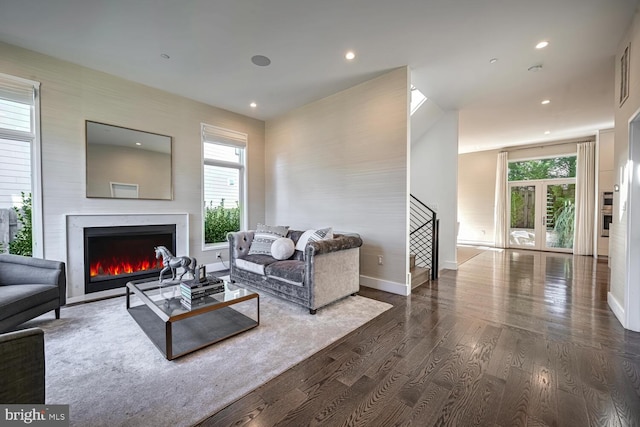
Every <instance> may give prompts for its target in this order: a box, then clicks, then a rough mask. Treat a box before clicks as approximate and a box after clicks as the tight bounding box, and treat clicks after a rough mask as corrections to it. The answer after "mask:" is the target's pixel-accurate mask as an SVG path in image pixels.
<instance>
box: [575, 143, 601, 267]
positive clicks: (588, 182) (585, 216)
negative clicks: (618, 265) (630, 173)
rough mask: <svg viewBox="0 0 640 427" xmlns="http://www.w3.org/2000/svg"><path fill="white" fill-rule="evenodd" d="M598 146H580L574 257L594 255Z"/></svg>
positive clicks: (583, 144)
mask: <svg viewBox="0 0 640 427" xmlns="http://www.w3.org/2000/svg"><path fill="white" fill-rule="evenodd" d="M595 147H596V144H595V142H593V141H591V142H581V143H579V144H578V155H577V158H576V221H575V228H574V236H573V253H574V255H593V238H594V232H593V230H594V224H595V221H594V209H595V186H596V176H595V175H596V171H595V166H596V149H595Z"/></svg>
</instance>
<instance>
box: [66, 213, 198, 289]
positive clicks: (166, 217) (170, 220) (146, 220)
mask: <svg viewBox="0 0 640 427" xmlns="http://www.w3.org/2000/svg"><path fill="white" fill-rule="evenodd" d="M162 224H175V225H176V254H180V255H187V256H188V255H189V214H187V213H175V214H118V213H115V214H70V215H66V225H67V242H66V246H67V259H66V266H67V298H68V299H69V301H70V302H73V301H74V300H82V299H83V297H84V295H85V292H84V229H85V228H88V227H110V226H113V227H118V226H127V225H162ZM104 292H107V293H108V292H109V291H104ZM98 294H102V293H101V292H96V295H95V296H96V297H99V296H102V295H98Z"/></svg>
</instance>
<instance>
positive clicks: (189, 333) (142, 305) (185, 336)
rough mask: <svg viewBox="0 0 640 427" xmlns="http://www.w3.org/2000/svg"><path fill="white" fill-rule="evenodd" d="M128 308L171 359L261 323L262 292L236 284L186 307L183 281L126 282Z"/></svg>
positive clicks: (162, 351)
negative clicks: (173, 282)
mask: <svg viewBox="0 0 640 427" xmlns="http://www.w3.org/2000/svg"><path fill="white" fill-rule="evenodd" d="M126 301H127V311H129V314H131V316H132V317H133V318H134V319H135V321H136V322H137V323H138V325H140V327H141V328H142V330H143V331H144V332H145V333H146V334H147V336H148V337H149V339H151V341H152V342H153V343H154V344H155V345H156V347H158V350H160V352H161V353H162V354H163V355H164V356H165V357H166V358H167V359H168V360H173V359H175V358H177V357H180V356H183V355H185V354H188V353H191V352H193V351H195V350H198V349H201V348H203V347H206V346H208V345H211V344H214V343H216V342H218V341H221V340H223V339H225V338H229V337H231V336H234V335H237V334H239V333H241V332H244V331H248V330H249V329H252V328H255V327H256V326H258V325H259V324H260V295H258V294H257V293H255V292H252V291H250V290H247V289H244V288H242V287H240V286H236V284H232V283H225V285H224V291H223V292H222V291H221V292H220V293H217V294H213V295H210V296H207V297H205V299H204V300H202V301H201V302H199V303H198V304H197V305H194V306H193V307H191V309H187V308H186V307H184V306H183V305H182V304H181V302H180V284H179V283H177V284H170V285H166V284H161V283H160V282H158V281H157V280H156V281H150V280H149V279H143V280H134V281H131V282H129V283H127V300H126Z"/></svg>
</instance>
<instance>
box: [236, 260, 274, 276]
mask: <svg viewBox="0 0 640 427" xmlns="http://www.w3.org/2000/svg"><path fill="white" fill-rule="evenodd" d="M276 261H277V260H276V259H275V258H274V257H272V256H271V255H247V256H246V257H244V258H238V259H236V267H238V268H240V269H242V270H246V271H250V272H252V273H256V274H260V275H264V267H265V266H267V265H269V264H272V263H274V262H276Z"/></svg>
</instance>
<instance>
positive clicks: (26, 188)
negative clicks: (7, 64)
mask: <svg viewBox="0 0 640 427" xmlns="http://www.w3.org/2000/svg"><path fill="white" fill-rule="evenodd" d="M39 85H40V84H39V83H37V82H33V81H30V80H24V79H21V78H18V77H13V76H9V75H6V74H0V210H4V212H5V217H6V216H7V213H8V212H11V211H13V210H14V208H18V212H19V213H18V218H17V222H18V223H17V227H18V236H17V240H19V241H17V242H16V239H15V238H14V237H12V238H11V240H12V241H13V243H11V244H10V243H9V242H0V243H2V245H3V246H4V249H6V247H7V246H9V247H10V248H11V252H13V253H18V254H21V255H31V254H33V255H35V256H39V257H41V256H42V254H43V252H42V245H41V244H40V242H41V230H42V226H41V224H42V218H41V212H42V210H41V207H40V194H39V193H40V160H39V152H40V150H39V140H38V137H37V136H38V133H39V132H38V127H39V121H38V117H39V114H38V110H39V108H38V107H39V97H38V91H39ZM1 226H3V224H0V227H1ZM4 226H5V227H6V226H7V224H6V223H5V224H4ZM15 231H16V230H15V229H13V227H12V229H11V230H10V232H11V234H12V235H13V234H15ZM0 235H6V234H5V233H2V234H0Z"/></svg>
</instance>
